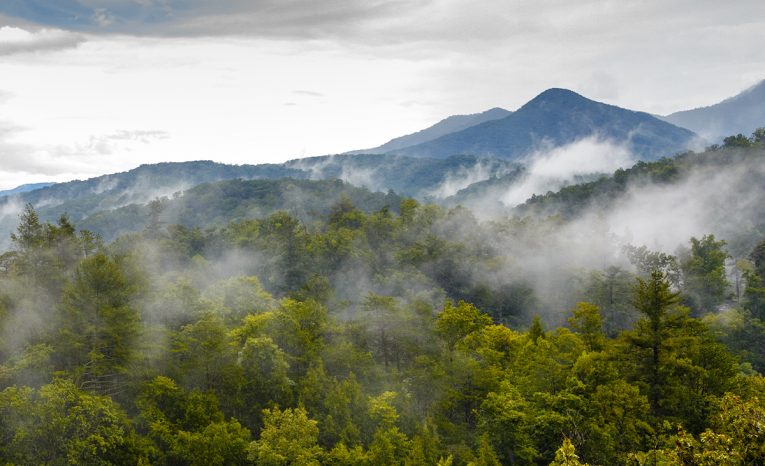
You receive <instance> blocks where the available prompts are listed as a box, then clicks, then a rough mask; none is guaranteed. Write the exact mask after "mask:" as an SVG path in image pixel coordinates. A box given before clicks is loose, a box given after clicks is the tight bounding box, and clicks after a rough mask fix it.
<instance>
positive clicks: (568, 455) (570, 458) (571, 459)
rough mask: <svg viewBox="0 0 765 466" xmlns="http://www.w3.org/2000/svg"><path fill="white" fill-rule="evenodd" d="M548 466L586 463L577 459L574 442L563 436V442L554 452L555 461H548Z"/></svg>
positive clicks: (571, 465)
mask: <svg viewBox="0 0 765 466" xmlns="http://www.w3.org/2000/svg"><path fill="white" fill-rule="evenodd" d="M550 466H587V463H582V462H581V461H579V455H577V454H576V449H575V448H574V444H573V443H571V440H570V439H569V438H564V439H563V444H561V446H560V448H558V451H556V452H555V461H553V462H552V463H550Z"/></svg>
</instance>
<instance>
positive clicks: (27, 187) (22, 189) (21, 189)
mask: <svg viewBox="0 0 765 466" xmlns="http://www.w3.org/2000/svg"><path fill="white" fill-rule="evenodd" d="M51 185H53V183H31V184H22V185H21V186H17V187H15V188H13V189H6V190H5V191H0V197H3V196H12V195H14V194H20V193H28V192H30V191H36V190H38V189H42V188H47V187H48V186H51Z"/></svg>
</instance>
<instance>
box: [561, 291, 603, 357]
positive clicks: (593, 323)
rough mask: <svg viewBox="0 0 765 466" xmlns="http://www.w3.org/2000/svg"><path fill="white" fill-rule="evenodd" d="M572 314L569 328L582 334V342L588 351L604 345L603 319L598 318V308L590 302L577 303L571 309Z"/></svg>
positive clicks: (598, 349) (599, 348)
mask: <svg viewBox="0 0 765 466" xmlns="http://www.w3.org/2000/svg"><path fill="white" fill-rule="evenodd" d="M571 313H572V316H571V317H569V319H568V322H569V324H570V325H571V328H572V329H574V331H576V332H577V333H579V334H580V335H581V336H582V339H583V340H584V344H585V345H586V346H587V349H588V350H590V351H600V350H601V349H603V346H604V345H605V342H606V339H605V336H604V335H603V320H602V319H601V318H600V309H599V308H598V306H595V305H594V304H591V303H577V304H576V308H575V309H574V310H573V311H571Z"/></svg>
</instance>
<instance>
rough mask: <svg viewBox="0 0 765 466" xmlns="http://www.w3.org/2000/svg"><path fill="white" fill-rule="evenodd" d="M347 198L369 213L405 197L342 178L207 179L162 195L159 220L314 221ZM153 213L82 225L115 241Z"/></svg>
mask: <svg viewBox="0 0 765 466" xmlns="http://www.w3.org/2000/svg"><path fill="white" fill-rule="evenodd" d="M343 197H345V198H347V199H349V200H350V201H351V202H352V203H353V204H354V205H355V206H356V207H358V208H359V209H361V210H362V211H364V212H367V213H369V212H374V211H378V210H380V209H382V208H383V207H385V206H388V207H389V208H390V209H391V210H392V211H398V205H399V203H400V202H401V198H400V197H399V196H397V195H395V194H393V193H388V194H382V193H373V192H371V191H369V190H367V189H365V188H358V187H355V186H351V185H349V184H347V183H344V182H342V181H340V180H322V181H311V180H296V179H290V178H284V179H280V180H226V181H218V182H215V183H204V184H201V185H199V186H195V187H193V188H191V189H188V190H186V191H184V193H183V194H180V195H178V196H176V197H174V198H172V199H167V198H165V199H163V200H162V213H161V216H160V220H161V221H162V222H163V223H164V224H171V225H174V224H177V225H182V226H184V227H188V228H194V227H205V228H209V227H214V226H222V225H226V224H227V223H229V222H231V221H238V220H245V219H255V218H263V217H266V216H268V215H270V214H272V213H274V212H276V211H280V210H284V211H287V212H289V213H290V214H292V215H294V216H295V217H296V218H298V219H300V220H302V221H304V222H309V221H311V220H314V219H316V218H320V217H322V216H325V215H326V214H327V213H328V212H329V211H330V208H331V207H332V206H333V205H334V204H335V203H337V202H338V201H339V200H340V199H341V198H343ZM149 217H150V210H149V206H148V205H146V204H130V205H127V206H124V207H120V208H118V209H114V210H108V211H102V212H97V213H95V214H93V215H90V216H88V217H87V218H85V219H83V220H82V221H81V222H80V223H79V225H80V226H81V227H82V228H84V229H88V230H91V231H93V232H95V233H98V234H100V235H102V237H103V238H104V239H105V240H107V241H111V240H113V239H114V238H116V237H117V236H118V235H120V234H124V233H129V232H136V231H141V230H143V229H144V228H145V227H146V225H147V224H148V222H149Z"/></svg>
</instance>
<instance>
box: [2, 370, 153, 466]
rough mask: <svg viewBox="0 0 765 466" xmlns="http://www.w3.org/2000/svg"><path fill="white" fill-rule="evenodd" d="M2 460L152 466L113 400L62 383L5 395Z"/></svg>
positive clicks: (124, 416)
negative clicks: (142, 465) (149, 465)
mask: <svg viewBox="0 0 765 466" xmlns="http://www.w3.org/2000/svg"><path fill="white" fill-rule="evenodd" d="M0 413H1V415H0V438H2V442H0V458H2V459H3V461H4V462H8V463H16V464H51V465H65V464H70V465H72V464H87V465H102V464H103V465H106V464H146V458H145V456H144V453H142V452H141V451H140V449H139V445H138V443H139V442H138V441H137V438H136V436H135V433H134V432H133V429H132V427H131V425H130V422H129V420H128V418H127V416H126V415H125V413H124V412H123V411H122V410H121V409H120V408H119V407H118V406H117V405H116V403H114V402H113V401H112V400H111V399H109V398H107V397H103V396H97V395H93V394H90V393H87V392H83V391H81V390H79V389H77V387H75V386H74V384H73V383H71V382H69V381H67V380H63V379H59V380H56V381H54V382H53V383H51V384H49V385H45V386H43V387H41V388H40V389H38V390H32V389H29V388H16V387H10V388H7V389H5V390H3V391H2V392H0Z"/></svg>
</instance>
